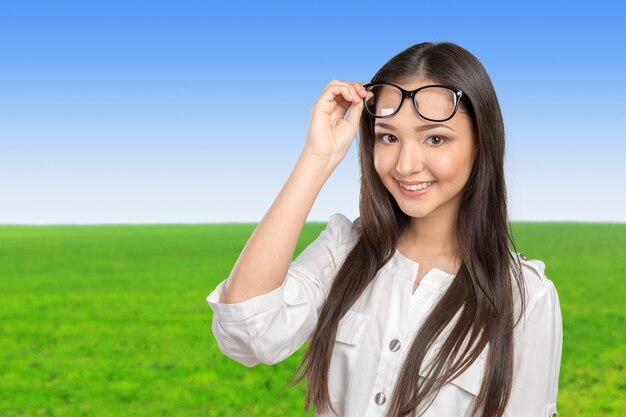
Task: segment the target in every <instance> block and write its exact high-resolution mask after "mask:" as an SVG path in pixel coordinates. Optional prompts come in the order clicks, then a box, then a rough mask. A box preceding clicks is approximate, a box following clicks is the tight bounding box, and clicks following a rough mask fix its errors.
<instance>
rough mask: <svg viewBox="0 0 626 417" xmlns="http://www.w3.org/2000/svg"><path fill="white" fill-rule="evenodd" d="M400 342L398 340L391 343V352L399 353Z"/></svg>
mask: <svg viewBox="0 0 626 417" xmlns="http://www.w3.org/2000/svg"><path fill="white" fill-rule="evenodd" d="M400 345H401V344H400V341H399V340H398V339H393V340H392V341H391V342H389V350H391V351H392V352H397V351H398V349H400Z"/></svg>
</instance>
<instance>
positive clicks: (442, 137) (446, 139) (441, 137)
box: [426, 136, 448, 146]
mask: <svg viewBox="0 0 626 417" xmlns="http://www.w3.org/2000/svg"><path fill="white" fill-rule="evenodd" d="M432 138H436V139H438V141H437V143H433V145H435V146H439V145H441V144H442V143H445V142H447V141H448V138H446V137H445V136H429V137H427V138H426V140H428V139H432Z"/></svg>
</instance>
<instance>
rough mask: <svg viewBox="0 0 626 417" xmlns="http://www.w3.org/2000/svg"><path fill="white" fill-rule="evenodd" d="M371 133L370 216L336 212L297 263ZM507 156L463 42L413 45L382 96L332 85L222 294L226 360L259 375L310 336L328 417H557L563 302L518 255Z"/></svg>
mask: <svg viewBox="0 0 626 417" xmlns="http://www.w3.org/2000/svg"><path fill="white" fill-rule="evenodd" d="M348 110H350V111H349V112H348V116H347V117H345V118H344V116H345V115H346V112H347V111H348ZM357 130H359V131H360V139H359V142H358V144H359V146H358V153H359V160H360V168H361V184H360V185H361V194H360V201H359V203H360V204H359V209H360V217H358V218H357V219H356V220H355V221H354V222H352V221H350V220H349V219H348V218H347V217H346V216H344V215H342V214H340V213H336V214H333V215H332V216H330V220H329V222H328V225H327V227H326V228H325V230H323V231H322V233H321V234H320V235H319V237H318V238H317V239H316V240H315V241H313V242H312V243H311V244H310V245H309V246H308V247H306V248H305V249H304V250H303V251H302V253H301V254H300V255H299V256H298V257H297V258H296V259H295V260H294V261H291V259H292V256H293V254H294V251H295V247H296V243H297V241H298V237H299V235H300V232H301V230H302V226H303V225H304V222H305V220H306V218H307V216H308V213H309V211H310V209H311V207H312V205H313V203H314V201H315V199H316V197H317V195H318V193H319V191H320V190H321V188H322V186H323V184H324V183H325V181H326V180H327V179H328V177H329V176H330V175H331V173H332V172H333V171H334V169H335V168H336V167H337V165H339V163H340V162H341V161H342V160H343V158H344V156H345V154H346V152H347V151H348V149H349V148H350V145H351V143H352V140H353V139H354V137H355V135H356V133H357ZM503 158H504V126H503V122H502V114H501V112H500V107H499V104H498V100H497V97H496V93H495V91H494V88H493V85H492V83H491V80H490V78H489V76H488V75H487V73H486V71H485V69H484V67H483V66H482V65H481V63H480V62H479V61H478V60H477V59H476V57H474V56H473V55H472V54H471V53H469V52H468V51H466V50H465V49H463V48H461V47H460V46H458V45H455V44H453V43H449V42H441V43H421V44H417V45H414V46H412V47H410V48H408V49H406V50H405V51H403V52H401V53H400V54H398V55H397V56H395V57H393V58H392V59H391V60H390V61H389V62H387V63H386V64H385V65H384V66H383V67H382V68H381V69H380V70H379V71H378V72H377V73H376V75H375V76H374V77H373V78H372V80H371V82H370V83H362V82H344V81H338V80H332V81H331V82H330V83H329V84H328V85H327V86H326V87H325V89H324V90H323V92H322V94H321V96H320V97H319V99H318V100H317V102H315V104H314V105H313V108H312V116H311V121H310V126H309V129H308V131H307V138H306V143H305V145H304V149H303V151H302V153H301V155H300V157H299V159H298V161H297V163H296V166H295V168H294V170H293V172H292V174H291V175H290V177H289V179H288V180H287V183H286V184H285V186H284V187H283V189H282V190H281V192H280V194H279V195H278V197H277V199H276V200H275V202H274V203H273V205H272V206H271V208H270V209H269V211H268V212H267V214H266V215H265V216H264V217H263V219H262V220H261V222H260V223H259V225H258V226H257V228H256V229H255V231H254V233H253V234H252V236H251V237H250V239H249V241H248V242H247V244H246V245H245V247H244V249H243V251H242V252H241V255H240V256H239V259H238V260H237V262H236V263H235V266H234V268H233V270H232V272H231V274H230V276H229V277H228V278H227V279H226V280H224V281H223V282H221V283H220V284H219V285H218V286H217V288H215V290H214V291H213V292H212V293H211V294H210V295H209V296H208V297H207V301H208V303H209V304H210V306H211V308H212V309H213V311H214V316H213V324H212V331H213V333H214V335H215V337H216V339H217V342H218V345H219V348H220V349H221V350H222V352H224V354H225V355H227V356H228V357H230V358H232V359H234V360H236V361H238V362H240V363H242V364H244V365H246V366H249V367H250V366H254V365H256V364H258V363H265V364H275V363H277V362H279V361H282V360H283V359H285V358H287V357H288V356H290V355H291V354H292V353H293V352H295V351H296V350H298V349H299V348H300V347H301V346H302V345H303V344H304V343H305V342H307V341H309V342H310V343H309V345H308V348H307V350H306V353H305V355H304V357H303V359H302V362H301V363H300V366H299V367H298V371H300V370H302V369H304V370H303V372H302V374H301V375H300V376H299V378H298V379H297V381H296V383H298V382H300V381H301V380H302V379H303V378H304V377H306V378H307V381H308V384H307V392H306V402H305V409H306V410H308V409H309V406H310V403H311V402H313V404H314V409H315V415H316V416H332V415H338V416H346V417H364V416H365V417H370V416H386V417H401V416H410V415H422V416H425V417H439V416H445V417H455V416H458V417H469V416H484V417H496V416H509V417H526V416H528V417H530V416H532V417H539V416H545V417H551V416H554V415H556V411H557V410H556V401H557V392H558V379H559V370H560V362H561V346H562V322H561V311H560V306H559V298H558V294H557V291H556V289H555V287H554V285H553V283H552V281H550V280H549V279H548V278H547V277H546V275H545V272H544V267H545V265H544V263H543V262H542V261H540V260H528V259H526V258H525V257H524V256H523V255H521V254H520V253H519V252H517V251H514V250H511V249H509V246H508V244H509V243H511V245H512V247H513V248H515V244H514V241H513V239H512V237H511V235H510V233H509V229H508V214H507V204H506V188H505V181H504V172H503V171H504V169H503V165H504V163H503Z"/></svg>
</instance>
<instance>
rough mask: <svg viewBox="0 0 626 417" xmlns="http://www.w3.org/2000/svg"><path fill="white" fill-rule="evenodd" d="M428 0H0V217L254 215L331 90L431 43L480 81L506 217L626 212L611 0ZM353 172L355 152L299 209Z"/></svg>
mask: <svg viewBox="0 0 626 417" xmlns="http://www.w3.org/2000/svg"><path fill="white" fill-rule="evenodd" d="M430 3H435V2H416V1H407V2H389V3H387V2H369V1H359V2H328V3H324V2H320V1H316V2H290V3H284V4H283V3H279V2H260V3H252V2H233V1H230V2H223V3H219V5H218V3H217V2H200V1H184V0H183V1H124V2H122V1H119V2H118V1H100V2H96V1H54V2H52V1H2V2H1V3H0V57H1V59H0V177H1V178H2V180H1V181H0V224H84V223H93V224H95V223H213V222H226V221H234V222H240V221H241V222H248V221H249V222H257V221H259V220H260V219H261V218H262V217H263V215H264V214H265V212H266V211H267V210H268V209H269V207H270V205H271V204H272V202H273V201H274V199H275V198H276V196H277V195H278V193H279V191H280V189H281V187H282V186H283V184H284V182H285V181H286V179H287V177H288V176H289V174H290V172H291V170H292V169H293V166H294V164H295V162H296V160H297V157H298V155H299V153H300V151H301V150H302V147H303V144H304V140H305V135H306V130H307V127H308V122H309V118H310V108H311V106H312V104H313V103H314V102H315V101H316V100H317V98H318V96H319V95H320V93H321V91H322V89H323V88H324V87H325V85H326V84H327V83H328V82H329V81H330V80H331V79H333V78H336V79H340V80H346V81H368V80H369V79H371V77H372V76H373V74H374V73H375V72H376V71H377V70H378V69H379V68H380V66H382V65H383V64H384V63H385V62H386V61H387V60H389V59H390V58H391V57H392V56H394V55H395V54H397V53H398V52H400V51H402V50H404V49H405V48H407V47H409V46H411V45H413V44H416V43H420V42H424V41H431V42H440V41H450V42H454V43H457V44H459V45H461V46H462V47H464V48H466V49H467V50H469V51H470V52H472V53H473V54H474V55H475V56H476V57H477V58H478V59H479V60H480V61H481V62H482V63H483V65H484V66H485V68H486V69H487V71H488V73H489V74H490V76H491V79H492V81H493V83H494V85H495V88H496V92H497V94H498V98H499V101H500V105H501V108H502V111H503V116H504V122H505V128H506V135H507V144H506V146H507V148H506V159H505V170H506V180H507V187H508V202H509V210H510V217H511V219H512V220H514V221H515V220H530V221H552V220H567V221H613V222H624V221H626V196H625V193H624V189H625V187H624V186H623V180H624V179H626V168H625V163H624V158H625V157H626V134H625V133H624V124H623V123H624V116H625V115H626V111H625V110H626V104H625V99H624V97H625V94H626V83H624V82H623V79H624V74H626V65H625V61H626V49H625V48H624V41H625V40H626V29H624V23H623V22H624V18H625V17H626V14H625V13H624V10H623V9H622V8H621V7H619V6H618V4H619V3H618V2H602V1H599V2H598V1H596V2H593V3H589V4H584V3H582V2H577V3H571V2H549V3H548V2H542V3H539V2H535V3H533V2H528V1H525V2H520V3H519V4H517V5H511V4H510V2H497V3H496V2H483V3H481V2H470V3H467V2H458V3H455V2H449V1H447V2H439V3H440V5H437V4H430ZM253 110H254V111H253ZM358 181H359V172H358V163H357V154H356V143H353V146H352V148H351V149H350V151H349V153H348V155H347V156H346V158H345V159H344V161H343V162H342V164H341V165H340V166H339V167H338V168H337V169H336V170H335V172H334V173H333V175H332V176H331V177H330V178H329V180H328V181H327V183H326V184H325V186H324V188H323V189H322V191H321V193H320V195H319V197H318V199H317V201H316V202H315V205H314V206H313V209H312V210H311V213H310V215H309V220H310V221H314V220H318V221H328V218H329V216H330V215H331V214H332V213H335V212H341V213H344V214H346V215H347V216H348V217H350V218H352V219H354V218H356V217H357V216H358V215H359V214H358V196H359V194H358V193H359V183H358ZM242 184H245V189H242V188H241V185H242Z"/></svg>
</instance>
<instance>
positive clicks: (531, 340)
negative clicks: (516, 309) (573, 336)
mask: <svg viewBox="0 0 626 417" xmlns="http://www.w3.org/2000/svg"><path fill="white" fill-rule="evenodd" d="M541 274H542V275H543V273H541ZM524 317H525V327H524V329H523V330H522V333H521V336H520V338H519V340H518V341H517V342H516V348H515V349H516V350H515V365H514V374H513V386H512V392H511V397H510V400H509V403H508V405H507V408H506V411H505V413H504V416H507V417H514V416H515V417H518V416H537V417H539V416H542V417H553V416H556V415H557V409H556V402H557V394H558V384H559V371H560V367H561V350H562V344H563V325H562V318H561V308H560V304H559V296H558V293H557V291H556V288H555V287H554V284H553V282H552V281H550V280H549V279H548V278H547V277H545V275H543V277H542V285H541V287H540V288H539V290H538V291H537V293H536V295H535V297H533V299H532V300H530V302H529V304H528V307H527V312H526V313H525V314H524Z"/></svg>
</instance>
